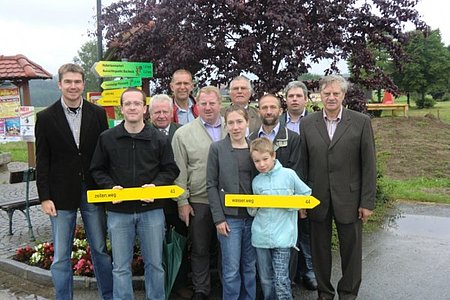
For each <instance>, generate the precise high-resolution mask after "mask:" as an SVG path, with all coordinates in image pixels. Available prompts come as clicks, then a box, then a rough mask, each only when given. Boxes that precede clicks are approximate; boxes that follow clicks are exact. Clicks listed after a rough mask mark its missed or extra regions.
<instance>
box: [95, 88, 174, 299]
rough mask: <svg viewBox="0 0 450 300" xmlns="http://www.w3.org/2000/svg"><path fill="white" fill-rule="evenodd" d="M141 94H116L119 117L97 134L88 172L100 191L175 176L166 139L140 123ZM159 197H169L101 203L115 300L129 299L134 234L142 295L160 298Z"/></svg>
mask: <svg viewBox="0 0 450 300" xmlns="http://www.w3.org/2000/svg"><path fill="white" fill-rule="evenodd" d="M145 98H146V95H145V93H144V92H143V91H141V90H138V89H136V88H129V89H126V90H125V91H124V92H123V93H122V96H121V98H120V104H121V112H122V114H123V117H124V121H123V122H122V123H121V124H119V125H118V126H116V127H114V128H111V129H109V130H107V131H105V132H104V133H103V134H102V135H101V136H100V138H99V141H98V144H97V148H96V149H95V152H94V156H93V158H92V163H91V173H92V176H93V177H94V179H95V181H96V182H97V184H98V185H99V186H100V187H101V188H103V189H122V188H130V187H144V188H145V187H152V186H158V185H170V184H173V182H174V180H175V178H176V177H177V176H178V173H179V169H178V167H177V165H176V164H175V161H174V157H173V152H172V148H171V146H170V143H169V140H168V139H167V138H166V137H165V136H163V135H162V134H160V133H159V132H158V130H157V129H156V128H154V127H153V126H151V125H147V124H145V123H144V112H145V111H146V105H145V102H146V100H145ZM164 201H168V200H154V199H140V200H133V201H124V202H120V201H115V202H114V201H113V202H112V203H108V204H107V205H106V209H107V210H108V233H109V237H110V240H111V248H112V254H113V262H114V263H113V296H114V299H134V297H133V285H132V273H131V261H132V258H133V248H134V242H135V238H136V234H137V235H138V236H139V242H140V249H141V253H142V257H143V259H144V270H145V293H146V298H147V299H161V300H163V299H165V291H164V269H163V263H162V254H163V241H164V230H165V218H164V212H163V204H164Z"/></svg>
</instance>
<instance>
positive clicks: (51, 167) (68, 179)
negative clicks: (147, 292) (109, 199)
mask: <svg viewBox="0 0 450 300" xmlns="http://www.w3.org/2000/svg"><path fill="white" fill-rule="evenodd" d="M58 75H59V81H58V86H59V89H60V90H61V93H62V96H61V100H60V101H57V102H55V103H54V104H53V105H51V106H49V107H48V108H47V109H45V110H43V111H41V112H39V113H38V114H37V119H36V163H37V165H36V171H37V188H38V193H39V200H40V201H41V205H42V210H43V212H44V213H46V214H47V215H49V216H50V221H51V224H52V232H53V244H54V257H53V263H52V265H51V268H50V270H51V273H52V278H53V283H54V286H55V290H56V299H64V300H66V299H72V298H73V276H72V265H71V261H70V254H71V252H72V244H73V236H74V231H75V224H76V216H77V210H78V209H80V212H81V216H82V218H83V223H84V228H85V230H86V234H87V239H88V242H89V245H90V247H91V255H92V261H93V264H94V272H95V274H96V278H97V286H98V290H99V294H100V297H101V298H102V299H112V273H111V272H112V265H111V258H110V256H109V255H108V253H107V250H106V242H105V238H106V216H105V210H104V207H103V206H96V205H92V204H89V203H87V202H86V190H87V189H92V188H95V187H96V185H95V183H94V181H93V179H92V177H91V174H90V173H89V166H90V164H91V158H92V155H93V153H94V150H95V146H96V144H97V139H98V136H99V135H100V133H101V132H103V131H104V130H105V129H107V128H108V123H107V120H106V113H105V111H104V110H103V109H102V108H101V107H99V106H96V105H94V104H92V103H89V102H87V101H85V100H83V98H82V96H81V95H82V93H83V89H84V83H85V76H84V72H83V69H82V68H81V67H80V66H78V65H75V64H65V65H63V66H61V67H60V68H59V70H58Z"/></svg>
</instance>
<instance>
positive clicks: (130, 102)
mask: <svg viewBox="0 0 450 300" xmlns="http://www.w3.org/2000/svg"><path fill="white" fill-rule="evenodd" d="M122 105H123V106H124V107H130V106H132V105H133V106H137V107H140V106H144V102H142V101H126V102H124V103H123V104H122Z"/></svg>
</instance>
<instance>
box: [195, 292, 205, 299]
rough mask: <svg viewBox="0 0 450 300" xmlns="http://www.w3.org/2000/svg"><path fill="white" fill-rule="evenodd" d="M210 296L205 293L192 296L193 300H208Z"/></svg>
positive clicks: (196, 293)
mask: <svg viewBox="0 0 450 300" xmlns="http://www.w3.org/2000/svg"><path fill="white" fill-rule="evenodd" d="M207 299H208V296H206V295H205V294H203V293H200V292H195V293H194V296H192V300H207Z"/></svg>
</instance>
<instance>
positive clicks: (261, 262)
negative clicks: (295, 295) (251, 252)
mask: <svg viewBox="0 0 450 300" xmlns="http://www.w3.org/2000/svg"><path fill="white" fill-rule="evenodd" d="M290 256H291V249H289V248H272V249H264V248H256V263H257V266H258V274H259V278H260V280H261V289H262V291H263V295H264V299H265V300H273V299H278V300H291V299H292V291H291V280H290V279H289V258H290Z"/></svg>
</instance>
